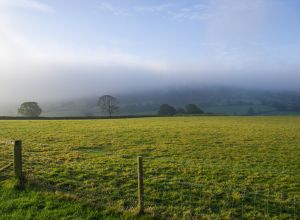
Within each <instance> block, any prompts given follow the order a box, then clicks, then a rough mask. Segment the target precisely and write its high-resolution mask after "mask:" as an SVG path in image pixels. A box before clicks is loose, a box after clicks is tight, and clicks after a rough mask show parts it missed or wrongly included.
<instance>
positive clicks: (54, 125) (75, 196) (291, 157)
mask: <svg viewBox="0 0 300 220" xmlns="http://www.w3.org/2000/svg"><path fill="white" fill-rule="evenodd" d="M1 139H21V140H22V141H23V146H24V149H23V153H24V171H25V174H26V179H27V183H26V188H25V189H24V190H19V189H16V188H15V187H14V185H15V180H14V178H13V170H12V168H10V169H7V170H5V171H4V172H1V173H0V197H1V200H0V219H34V218H36V219H59V218H64V219H119V218H124V219H142V218H143V219H152V218H157V219H237V218H239V219H242V218H243V219H266V218H271V219H294V218H295V219H298V218H300V213H299V209H300V117H297V116H285V117H275V116H274V117H273V116H270V117H173V118H172V117H171V118H144V119H143V118H138V119H112V120H77V121H75V120H74V121H71V120H70V121H63V120H62V121H0V140H1ZM138 155H141V156H143V160H144V172H145V176H144V178H145V180H144V181H145V206H146V214H145V215H143V216H137V215H136V214H135V211H136V210H135V207H136V201H137V181H136V176H137V172H136V157H137V156H138ZM11 161H12V147H11V146H8V145H5V144H2V145H0V168H1V167H3V166H4V165H5V164H7V163H9V162H11Z"/></svg>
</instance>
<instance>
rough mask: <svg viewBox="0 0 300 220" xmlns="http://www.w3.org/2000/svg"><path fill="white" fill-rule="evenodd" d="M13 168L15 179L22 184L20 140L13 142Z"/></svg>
mask: <svg viewBox="0 0 300 220" xmlns="http://www.w3.org/2000/svg"><path fill="white" fill-rule="evenodd" d="M14 168H15V175H16V178H17V179H18V180H20V182H22V180H23V173H22V141H20V140H17V141H15V144H14Z"/></svg>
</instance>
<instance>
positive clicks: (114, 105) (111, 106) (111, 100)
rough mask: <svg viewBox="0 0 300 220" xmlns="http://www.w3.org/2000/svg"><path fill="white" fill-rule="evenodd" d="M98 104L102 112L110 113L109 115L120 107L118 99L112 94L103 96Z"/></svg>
mask: <svg viewBox="0 0 300 220" xmlns="http://www.w3.org/2000/svg"><path fill="white" fill-rule="evenodd" d="M97 106H99V107H100V109H101V110H102V112H105V113H107V114H109V117H111V115H112V114H113V113H115V112H116V111H118V109H119V107H118V101H117V99H116V98H115V97H113V96H111V95H104V96H101V97H100V98H99V100H98V103H97Z"/></svg>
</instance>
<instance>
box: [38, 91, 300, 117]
mask: <svg viewBox="0 0 300 220" xmlns="http://www.w3.org/2000/svg"><path fill="white" fill-rule="evenodd" d="M100 95H102V94H99V96H100ZM114 96H115V97H116V98H117V99H118V101H119V107H120V110H119V112H118V115H145V114H156V112H157V110H158V108H159V106H160V105H161V104H164V103H167V104H170V105H173V106H174V107H176V108H180V107H184V106H185V105H186V104H189V103H195V104H197V105H198V106H199V107H200V108H202V109H203V110H204V111H205V112H211V113H224V114H228V115H245V114H247V111H248V109H249V108H253V109H254V111H255V114H256V115H277V114H300V92H278V91H255V90H245V89H236V88H217V87H216V88H202V89H182V90H179V89H177V90H175V89H174V90H166V91H155V92H144V93H137V94H133V93H132V94H121V95H118V94H115V95H114ZM97 99H98V97H96V96H95V97H90V98H85V99H78V100H76V99H74V100H72V101H68V102H62V103H45V104H44V106H43V109H44V114H43V115H44V116H98V115H102V113H101V112H100V111H99V109H98V108H97V107H96V103H97Z"/></svg>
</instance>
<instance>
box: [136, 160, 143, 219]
mask: <svg viewBox="0 0 300 220" xmlns="http://www.w3.org/2000/svg"><path fill="white" fill-rule="evenodd" d="M137 161H138V212H139V214H143V213H144V181H143V158H142V157H141V156H138V158H137Z"/></svg>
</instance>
